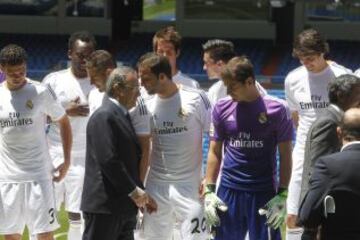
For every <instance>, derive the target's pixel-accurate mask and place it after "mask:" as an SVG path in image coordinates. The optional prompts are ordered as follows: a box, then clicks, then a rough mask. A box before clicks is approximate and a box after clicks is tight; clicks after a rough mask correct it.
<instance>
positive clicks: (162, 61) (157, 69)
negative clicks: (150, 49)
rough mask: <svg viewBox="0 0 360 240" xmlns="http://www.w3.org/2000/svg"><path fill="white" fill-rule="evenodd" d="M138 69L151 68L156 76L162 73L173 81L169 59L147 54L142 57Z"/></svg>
mask: <svg viewBox="0 0 360 240" xmlns="http://www.w3.org/2000/svg"><path fill="white" fill-rule="evenodd" d="M138 67H139V68H149V69H150V71H151V72H152V73H153V74H155V75H156V76H159V75H160V73H163V74H165V75H166V76H167V77H168V78H169V79H170V80H171V79H172V78H171V77H172V75H171V66H170V62H169V60H168V59H167V57H164V56H159V55H157V54H155V53H145V54H144V55H143V56H141V57H140V60H139V63H138Z"/></svg>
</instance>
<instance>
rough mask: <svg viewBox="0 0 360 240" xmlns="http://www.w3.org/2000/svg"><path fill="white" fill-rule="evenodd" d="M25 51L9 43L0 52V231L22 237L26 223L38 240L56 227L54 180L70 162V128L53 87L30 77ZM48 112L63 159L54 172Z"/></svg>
mask: <svg viewBox="0 0 360 240" xmlns="http://www.w3.org/2000/svg"><path fill="white" fill-rule="evenodd" d="M26 59H27V57H26V52H25V50H24V49H23V48H21V47H20V46H17V45H13V44H12V45H7V46H6V47H4V48H3V49H2V50H1V52H0V67H1V70H2V71H3V72H4V73H5V77H6V79H5V82H3V83H1V84H0V169H1V171H0V235H4V236H5V240H20V239H21V235H22V233H23V231H24V228H25V225H27V227H28V229H29V231H30V232H32V233H33V234H35V235H37V238H38V239H40V240H51V239H53V231H54V230H55V229H57V228H58V226H59V225H58V222H57V219H56V209H55V199H54V189H53V184H52V181H53V180H54V181H60V180H61V179H62V178H63V177H64V176H65V174H66V172H67V170H68V168H69V164H70V149H71V127H70V123H69V119H68V117H67V116H66V114H65V111H64V109H63V108H62V106H61V105H60V104H59V103H58V102H57V100H56V96H55V95H54V93H53V92H52V90H51V89H49V88H47V87H44V86H41V85H40V84H39V83H37V82H34V81H32V80H30V79H28V78H26ZM46 116H49V117H51V119H52V120H53V121H55V122H57V123H58V125H59V131H60V133H61V141H60V144H61V149H62V152H63V155H64V161H63V163H61V164H60V165H59V166H58V167H57V169H55V171H58V175H57V176H53V175H52V172H51V169H50V166H49V162H50V161H49V159H50V156H49V152H48V148H47V143H46V136H45V119H46Z"/></svg>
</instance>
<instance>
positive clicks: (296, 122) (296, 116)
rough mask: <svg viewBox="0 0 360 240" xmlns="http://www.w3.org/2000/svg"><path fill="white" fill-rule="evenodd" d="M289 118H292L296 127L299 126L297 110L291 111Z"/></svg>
mask: <svg viewBox="0 0 360 240" xmlns="http://www.w3.org/2000/svg"><path fill="white" fill-rule="evenodd" d="M291 118H292V120H293V123H294V126H295V127H296V128H297V127H298V126H299V113H298V112H297V111H295V112H292V113H291Z"/></svg>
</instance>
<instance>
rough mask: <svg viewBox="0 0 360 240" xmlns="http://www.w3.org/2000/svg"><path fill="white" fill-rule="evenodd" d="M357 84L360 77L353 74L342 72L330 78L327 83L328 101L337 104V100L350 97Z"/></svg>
mask: <svg viewBox="0 0 360 240" xmlns="http://www.w3.org/2000/svg"><path fill="white" fill-rule="evenodd" d="M357 86H360V78H359V77H357V76H355V75H353V74H343V75H340V76H338V77H336V78H334V79H332V80H331V81H330V83H329V85H328V89H329V101H330V103H333V104H338V103H339V100H341V99H344V98H348V97H350V96H351V92H352V91H353V90H354V88H355V87H357Z"/></svg>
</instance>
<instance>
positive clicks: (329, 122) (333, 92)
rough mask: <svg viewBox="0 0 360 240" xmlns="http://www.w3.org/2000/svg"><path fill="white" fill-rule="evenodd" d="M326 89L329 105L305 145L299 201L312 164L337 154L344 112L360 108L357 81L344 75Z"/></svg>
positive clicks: (315, 123)
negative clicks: (337, 129)
mask: <svg viewBox="0 0 360 240" xmlns="http://www.w3.org/2000/svg"><path fill="white" fill-rule="evenodd" d="M328 88H329V100H330V105H329V107H328V108H327V109H326V110H325V112H324V114H322V115H321V116H320V117H319V118H318V119H317V120H316V121H315V122H314V123H313V125H312V126H311V128H310V130H309V132H308V135H307V139H306V143H305V158H304V170H303V174H302V184H301V198H300V199H301V200H302V199H304V197H305V194H306V192H307V191H308V189H309V179H310V176H311V173H312V168H313V167H314V164H315V161H316V160H317V159H318V158H319V157H321V156H324V155H327V154H331V153H335V152H338V151H339V150H340V147H341V139H339V138H338V137H337V133H336V128H337V126H338V125H339V123H340V121H341V119H342V117H343V115H344V111H346V110H348V109H349V108H352V107H359V106H360V78H358V77H356V76H354V75H352V74H344V75H341V76H339V77H337V78H335V79H334V80H332V81H331V82H330V84H329V87H328Z"/></svg>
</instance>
